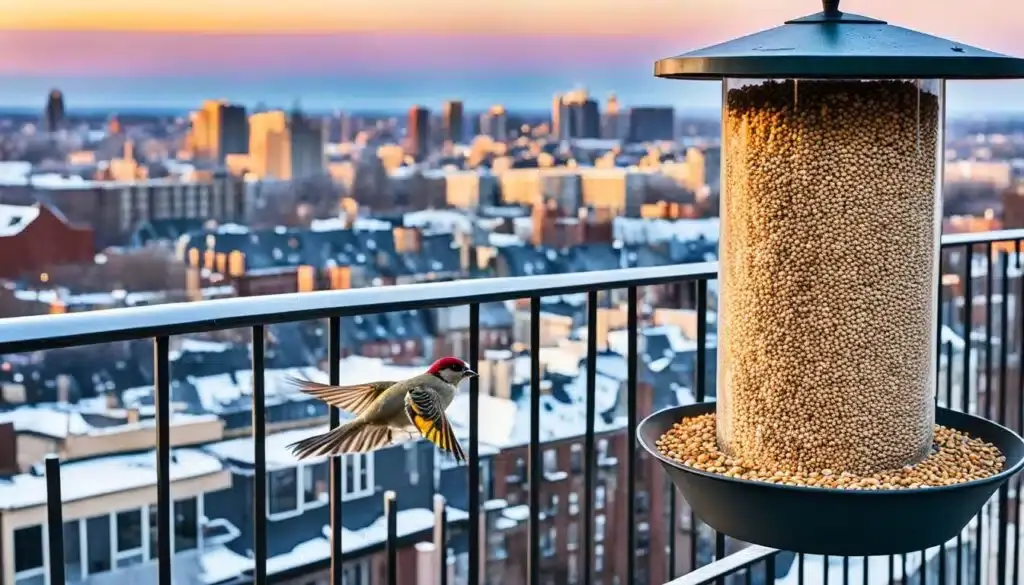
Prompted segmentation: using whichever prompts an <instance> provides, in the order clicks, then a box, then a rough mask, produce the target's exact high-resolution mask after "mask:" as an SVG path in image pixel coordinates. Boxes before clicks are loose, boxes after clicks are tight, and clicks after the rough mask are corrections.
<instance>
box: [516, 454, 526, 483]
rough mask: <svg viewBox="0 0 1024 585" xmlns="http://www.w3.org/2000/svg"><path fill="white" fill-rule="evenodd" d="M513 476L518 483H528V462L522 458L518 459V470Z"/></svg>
mask: <svg viewBox="0 0 1024 585" xmlns="http://www.w3.org/2000/svg"><path fill="white" fill-rule="evenodd" d="M513 476H514V477H515V481H517V482H523V481H526V462H525V461H523V458H522V457H520V458H518V459H516V469H515V472H514V474H513Z"/></svg>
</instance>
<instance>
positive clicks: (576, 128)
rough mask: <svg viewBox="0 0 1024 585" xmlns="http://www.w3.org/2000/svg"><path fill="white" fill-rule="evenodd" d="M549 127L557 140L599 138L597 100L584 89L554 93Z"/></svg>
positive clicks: (599, 117)
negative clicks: (561, 93) (559, 93)
mask: <svg viewBox="0 0 1024 585" xmlns="http://www.w3.org/2000/svg"><path fill="white" fill-rule="evenodd" d="M551 128H552V132H553V133H554V135H555V137H556V138H558V139H559V140H572V139H574V138H600V137H601V112H600V110H599V109H598V105H597V101H596V100H593V99H591V98H590V94H588V93H587V90H585V89H577V90H574V91H571V92H569V93H566V94H564V95H556V96H555V100H554V103H553V104H552V112H551Z"/></svg>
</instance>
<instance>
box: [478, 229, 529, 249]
mask: <svg viewBox="0 0 1024 585" xmlns="http://www.w3.org/2000/svg"><path fill="white" fill-rule="evenodd" d="M487 241H488V243H490V245H492V246H494V247H495V248H507V247H512V246H522V245H525V244H526V242H524V241H523V240H522V239H521V238H520V237H519V236H516V235H513V234H503V233H501V232H491V233H489V234H487Z"/></svg>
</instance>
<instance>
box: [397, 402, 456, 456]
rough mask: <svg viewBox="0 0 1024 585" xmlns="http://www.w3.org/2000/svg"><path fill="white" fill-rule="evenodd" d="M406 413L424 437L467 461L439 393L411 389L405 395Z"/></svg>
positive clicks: (443, 449) (439, 447)
mask: <svg viewBox="0 0 1024 585" xmlns="http://www.w3.org/2000/svg"><path fill="white" fill-rule="evenodd" d="M405 414H406V415H407V416H408V417H409V422H411V423H412V425H413V426H414V427H416V430H418V431H419V432H420V435H422V436H423V438H424V439H426V440H428V441H430V442H431V443H433V444H434V445H435V446H437V448H438V449H441V450H442V451H444V452H446V453H451V454H452V456H454V457H455V460H456V461H458V462H460V463H462V462H464V461H466V453H465V451H463V450H462V445H460V444H459V440H458V439H457V438H456V437H455V430H454V429H453V428H452V425H451V423H450V422H448V417H446V416H445V415H444V411H443V410H442V409H441V403H440V400H439V399H438V397H437V394H435V393H434V392H432V391H430V390H423V389H419V388H417V389H414V390H412V391H410V392H409V393H408V394H406V395H405Z"/></svg>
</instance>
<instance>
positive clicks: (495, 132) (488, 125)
mask: <svg viewBox="0 0 1024 585" xmlns="http://www.w3.org/2000/svg"><path fill="white" fill-rule="evenodd" d="M480 134H483V135H484V136H490V137H491V138H493V139H495V140H499V141H503V140H508V114H506V113H505V106H500V105H494V106H491V109H489V110H487V112H485V113H483V114H481V115H480Z"/></svg>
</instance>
